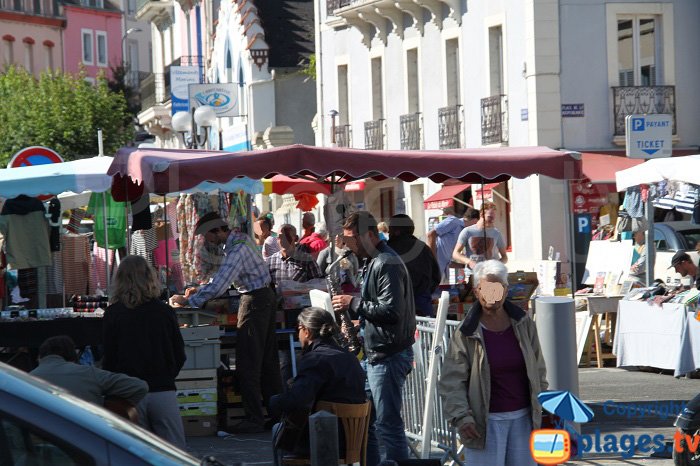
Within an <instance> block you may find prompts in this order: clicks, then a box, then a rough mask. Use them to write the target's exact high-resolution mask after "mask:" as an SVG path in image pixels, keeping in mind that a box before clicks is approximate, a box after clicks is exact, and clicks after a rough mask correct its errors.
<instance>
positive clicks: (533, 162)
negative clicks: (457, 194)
mask: <svg viewBox="0 0 700 466" xmlns="http://www.w3.org/2000/svg"><path fill="white" fill-rule="evenodd" d="M107 174H109V175H112V176H114V175H123V176H128V177H130V178H131V179H132V180H133V181H135V182H137V183H143V184H144V185H145V189H146V191H147V192H151V193H158V194H162V193H169V192H177V191H184V190H187V189H190V188H192V187H194V186H197V185H198V184H200V183H201V182H202V181H213V182H218V183H222V182H226V181H229V180H231V179H232V178H235V177H239V176H247V177H249V178H252V179H261V178H270V177H272V176H274V175H278V174H279V175H286V176H303V177H308V178H313V179H316V180H318V181H326V180H327V178H328V177H333V178H334V179H335V180H338V179H340V181H349V180H356V179H361V178H374V179H384V178H399V179H401V180H403V181H413V180H415V179H417V178H430V179H431V180H433V181H435V182H437V183H442V182H443V181H445V180H446V179H448V178H456V179H459V180H461V181H463V182H486V181H491V182H494V181H504V180H506V179H508V178H509V177H510V176H514V177H516V178H525V177H527V176H530V175H534V174H539V175H546V176H549V177H552V178H556V179H579V178H581V177H582V175H581V162H580V160H577V159H576V158H575V157H574V156H573V155H572V153H570V152H564V151H557V150H553V149H549V148H547V147H500V148H480V149H462V150H450V151H425V150H424V151H400V150H361V149H345V148H342V149H341V148H327V147H312V146H303V145H293V146H286V147H279V148H274V149H266V150H259V151H250V152H221V151H216V152H215V151H199V150H185V149H182V150H170V149H133V148H122V149H120V150H119V151H118V152H117V155H116V157H115V158H114V161H113V162H112V165H111V166H110V168H109V171H108V172H107Z"/></svg>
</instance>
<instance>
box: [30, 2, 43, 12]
mask: <svg viewBox="0 0 700 466" xmlns="http://www.w3.org/2000/svg"><path fill="white" fill-rule="evenodd" d="M32 3H33V6H34V14H35V15H40V14H41V0H34V1H33V2H32Z"/></svg>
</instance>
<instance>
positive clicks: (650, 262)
mask: <svg viewBox="0 0 700 466" xmlns="http://www.w3.org/2000/svg"><path fill="white" fill-rule="evenodd" d="M644 211H645V214H646V217H647V223H648V226H647V231H646V232H645V233H644V241H646V244H645V247H646V250H647V260H646V264H645V265H644V267H645V271H646V276H647V280H646V286H651V283H652V282H653V281H654V254H655V253H656V251H655V248H654V204H652V202H651V196H647V201H646V203H645V204H644Z"/></svg>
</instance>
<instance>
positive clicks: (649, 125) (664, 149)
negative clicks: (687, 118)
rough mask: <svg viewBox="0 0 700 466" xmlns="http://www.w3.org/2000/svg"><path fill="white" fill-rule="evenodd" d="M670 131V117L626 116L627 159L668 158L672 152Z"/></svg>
mask: <svg viewBox="0 0 700 466" xmlns="http://www.w3.org/2000/svg"><path fill="white" fill-rule="evenodd" d="M672 130H673V116H672V115H663V114H654V115H628V116H627V117H626V118H625V132H626V135H625V140H626V143H627V157H630V158H638V159H655V158H660V157H670V156H671V153H672V150H673V147H672V144H673V143H672V141H671V137H672V132H673V131H672Z"/></svg>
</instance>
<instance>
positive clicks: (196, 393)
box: [175, 387, 218, 404]
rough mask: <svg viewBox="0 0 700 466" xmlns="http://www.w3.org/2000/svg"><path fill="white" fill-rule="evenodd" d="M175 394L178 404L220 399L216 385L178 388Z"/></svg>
mask: <svg viewBox="0 0 700 466" xmlns="http://www.w3.org/2000/svg"><path fill="white" fill-rule="evenodd" d="M175 396H176V397H177V402H178V404H187V403H205V402H216V401H217V400H218V394H217V389H216V387H210V388H201V389H189V390H178V391H177V393H176V394H175Z"/></svg>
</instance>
